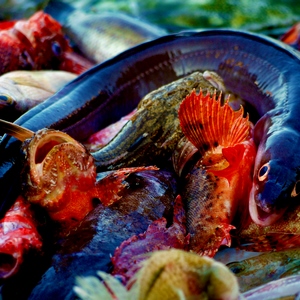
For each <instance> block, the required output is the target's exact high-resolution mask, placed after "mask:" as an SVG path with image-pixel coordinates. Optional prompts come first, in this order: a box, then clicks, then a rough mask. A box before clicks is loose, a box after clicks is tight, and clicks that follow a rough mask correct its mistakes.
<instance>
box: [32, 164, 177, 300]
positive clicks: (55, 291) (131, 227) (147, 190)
mask: <svg viewBox="0 0 300 300" xmlns="http://www.w3.org/2000/svg"><path fill="white" fill-rule="evenodd" d="M125 181H126V182H127V183H128V185H127V187H125V188H124V190H123V192H122V198H121V199H119V200H118V201H115V202H114V203H113V204H111V205H108V206H105V205H103V204H102V203H99V204H98V205H97V206H96V207H95V208H94V209H93V210H92V211H91V212H90V213H89V214H88V215H87V216H86V217H85V218H84V220H83V221H82V222H81V223H80V224H79V226H77V227H76V228H73V229H72V230H71V231H70V232H69V233H68V234H67V235H65V236H63V237H61V238H60V239H58V240H57V241H56V251H55V253H54V255H53V257H52V262H51V264H50V266H49V267H48V268H47V269H46V270H45V273H44V274H43V276H42V277H41V278H40V279H39V281H38V282H37V284H36V286H35V287H34V289H33V290H32V292H31V294H30V296H29V297H28V299H41V297H43V299H45V300H46V299H54V298H56V299H76V297H75V294H74V291H73V286H74V282H75V277H76V276H85V275H96V272H97V271H103V272H107V273H108V272H110V270H112V262H111V256H112V255H113V253H114V251H115V249H116V248H117V247H118V246H120V245H121V243H122V242H123V241H124V240H127V239H129V238H130V237H132V236H133V235H137V234H140V233H143V232H144V231H146V230H147V228H148V226H149V225H150V224H151V223H152V222H153V221H154V220H157V219H160V218H162V217H164V218H166V220H167V224H172V219H173V204H174V201H175V198H176V196H177V190H176V179H175V176H174V174H172V173H171V172H168V171H163V170H144V171H140V172H135V173H132V174H130V176H128V177H127V178H126V179H125ZM141 199H142V201H141Z"/></svg>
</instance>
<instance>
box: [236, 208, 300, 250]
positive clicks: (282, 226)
mask: <svg viewBox="0 0 300 300" xmlns="http://www.w3.org/2000/svg"><path fill="white" fill-rule="evenodd" d="M299 215H300V206H299V204H298V203H294V204H293V205H291V206H290V207H289V208H288V209H287V210H286V211H285V213H284V214H283V216H282V218H280V219H279V220H277V221H276V222H275V223H273V224H271V225H268V226H260V225H258V224H256V223H255V222H253V220H252V219H251V217H250V216H249V213H248V214H246V215H245V214H244V217H243V221H242V222H240V223H239V224H238V225H237V226H236V230H234V231H232V238H233V239H234V240H235V243H236V246H237V247H238V248H240V249H244V250H247V251H257V252H263V251H282V250H287V249H291V248H295V247H300V239H299V234H300V219H299Z"/></svg>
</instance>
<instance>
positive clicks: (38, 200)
mask: <svg viewBox="0 0 300 300" xmlns="http://www.w3.org/2000/svg"><path fill="white" fill-rule="evenodd" d="M23 150H24V152H25V157H26V162H25V164H24V170H23V174H22V176H23V180H22V186H23V194H24V196H25V198H26V199H27V200H28V201H29V202H30V203H33V204H37V205H40V206H41V207H43V208H44V209H45V210H47V212H48V213H49V215H50V217H51V218H52V219H53V220H55V221H57V222H60V223H61V224H63V226H66V227H68V226H73V224H75V223H77V222H78V221H80V220H82V219H83V218H84V217H85V216H86V214H87V213H88V212H90V211H91V210H92V209H93V208H94V204H95V203H94V199H95V197H96V196H95V194H94V186H95V182H96V167H95V165H94V160H93V157H92V156H91V155H90V154H89V153H88V152H87V150H86V149H85V148H84V147H83V146H82V145H81V144H80V143H79V142H77V141H76V140H74V139H73V138H71V137H70V136H69V135H67V134H66V133H63V132H60V131H58V130H53V129H41V130H39V131H37V132H36V133H35V134H34V136H33V137H32V138H31V139H28V140H26V141H25V142H24V143H23Z"/></svg>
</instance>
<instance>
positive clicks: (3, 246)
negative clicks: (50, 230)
mask: <svg viewBox="0 0 300 300" xmlns="http://www.w3.org/2000/svg"><path fill="white" fill-rule="evenodd" d="M32 250H33V251H36V252H37V253H40V254H41V252H42V238H41V236H40V234H39V232H38V230H37V224H36V221H35V220H34V216H33V211H32V210H31V208H30V204H29V203H28V202H27V201H26V200H25V199H24V198H23V197H22V196H19V197H18V198H17V200H16V202H15V203H14V205H13V206H12V207H11V208H10V209H9V210H8V211H7V213H6V214H5V216H4V218H3V219H1V220H0V257H1V263H0V279H1V280H3V279H7V278H10V277H12V276H13V275H16V274H17V272H18V271H19V269H20V268H21V265H22V264H23V262H24V259H26V255H28V252H29V251H32Z"/></svg>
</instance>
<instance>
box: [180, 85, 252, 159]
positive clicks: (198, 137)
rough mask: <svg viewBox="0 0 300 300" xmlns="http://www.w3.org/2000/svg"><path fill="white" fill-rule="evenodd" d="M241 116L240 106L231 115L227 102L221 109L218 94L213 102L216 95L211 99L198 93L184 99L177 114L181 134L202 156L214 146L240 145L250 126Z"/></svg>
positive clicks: (247, 120) (194, 92) (193, 92)
mask: <svg viewBox="0 0 300 300" xmlns="http://www.w3.org/2000/svg"><path fill="white" fill-rule="evenodd" d="M243 113H244V110H243V107H242V106H241V108H240V109H239V110H238V111H234V110H233V109H232V108H231V107H230V106H229V104H228V99H227V100H226V102H225V104H224V105H223V106H221V94H220V95H219V97H218V99H216V92H215V93H214V94H213V96H212V97H211V96H210V94H209V93H207V94H206V96H204V95H203V93H202V91H200V93H199V94H198V95H197V94H196V91H195V90H193V91H192V92H191V94H190V95H188V96H186V98H185V99H184V100H183V101H182V103H181V105H180V108H179V111H178V115H179V120H180V125H181V129H182V131H183V133H184V134H185V136H186V137H187V138H188V139H189V140H190V141H191V142H192V143H193V144H194V145H195V146H196V147H197V148H198V150H199V151H200V152H201V153H202V154H203V153H204V152H205V151H207V150H210V149H213V148H216V147H218V146H221V147H232V146H234V145H236V144H238V143H241V142H243V141H244V140H245V139H246V138H247V136H248V135H249V132H250V126H251V125H250V124H251V123H250V121H249V118H248V116H247V117H246V118H244V117H243Z"/></svg>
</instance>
